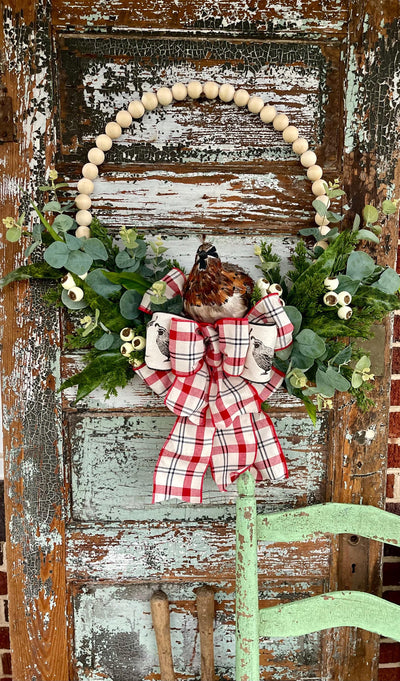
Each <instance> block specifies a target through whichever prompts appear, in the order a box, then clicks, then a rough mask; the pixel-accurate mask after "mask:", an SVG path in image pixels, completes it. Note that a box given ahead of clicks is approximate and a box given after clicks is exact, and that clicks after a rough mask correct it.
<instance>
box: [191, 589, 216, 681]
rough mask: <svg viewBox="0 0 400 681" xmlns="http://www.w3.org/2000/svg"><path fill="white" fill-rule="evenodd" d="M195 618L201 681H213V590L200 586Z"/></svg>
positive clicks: (197, 594) (197, 593)
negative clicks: (197, 630)
mask: <svg viewBox="0 0 400 681" xmlns="http://www.w3.org/2000/svg"><path fill="white" fill-rule="evenodd" d="M196 606H197V618H198V620H199V637H200V655H201V681H214V679H215V670H214V615H215V603H214V589H212V588H211V587H210V586H206V585H205V586H202V587H200V589H198V590H197V592H196Z"/></svg>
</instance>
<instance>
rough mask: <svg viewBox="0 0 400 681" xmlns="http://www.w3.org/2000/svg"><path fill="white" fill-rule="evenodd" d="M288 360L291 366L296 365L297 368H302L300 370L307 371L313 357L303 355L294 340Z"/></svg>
mask: <svg viewBox="0 0 400 681" xmlns="http://www.w3.org/2000/svg"><path fill="white" fill-rule="evenodd" d="M290 361H291V363H292V366H294V367H296V368H297V369H302V371H308V369H311V367H312V366H313V364H314V358H313V357H306V356H305V355H303V354H302V352H301V349H300V346H299V345H298V344H297V342H296V341H294V343H293V349H292V354H291V356H290Z"/></svg>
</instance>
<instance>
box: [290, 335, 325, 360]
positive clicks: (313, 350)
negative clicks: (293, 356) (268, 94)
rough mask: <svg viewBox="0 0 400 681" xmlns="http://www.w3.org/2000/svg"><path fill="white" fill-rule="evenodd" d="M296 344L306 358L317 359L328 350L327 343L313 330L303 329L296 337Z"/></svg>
mask: <svg viewBox="0 0 400 681" xmlns="http://www.w3.org/2000/svg"><path fill="white" fill-rule="evenodd" d="M296 343H297V344H298V346H299V349H300V352H301V354H302V355H304V356H305V357H310V358H314V359H316V358H317V357H321V355H323V354H324V352H325V350H326V345H325V341H324V340H323V339H322V338H321V337H320V336H318V334H316V333H315V331H311V329H303V331H300V333H299V334H298V335H297V337H296Z"/></svg>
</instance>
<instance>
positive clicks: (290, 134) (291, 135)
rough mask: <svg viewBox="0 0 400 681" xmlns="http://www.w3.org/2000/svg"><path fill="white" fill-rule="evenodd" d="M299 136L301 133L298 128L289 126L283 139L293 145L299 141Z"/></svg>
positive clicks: (283, 134) (284, 132)
mask: <svg viewBox="0 0 400 681" xmlns="http://www.w3.org/2000/svg"><path fill="white" fill-rule="evenodd" d="M298 136H299V131H298V129H297V128H296V126H295V125H288V127H287V128H285V129H284V130H283V132H282V137H283V139H284V140H285V142H288V143H290V144H292V142H294V141H295V140H297V138H298Z"/></svg>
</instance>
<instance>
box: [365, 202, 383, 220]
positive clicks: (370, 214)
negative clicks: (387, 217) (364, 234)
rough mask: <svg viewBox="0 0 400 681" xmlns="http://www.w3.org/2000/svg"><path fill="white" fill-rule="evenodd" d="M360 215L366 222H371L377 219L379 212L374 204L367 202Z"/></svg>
mask: <svg viewBox="0 0 400 681" xmlns="http://www.w3.org/2000/svg"><path fill="white" fill-rule="evenodd" d="M362 216H363V218H364V220H365V222H366V223H367V224H372V223H374V222H376V221H377V219H378V217H379V213H378V211H377V209H376V208H375V206H371V205H369V204H367V205H366V206H364V208H363V210H362Z"/></svg>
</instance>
